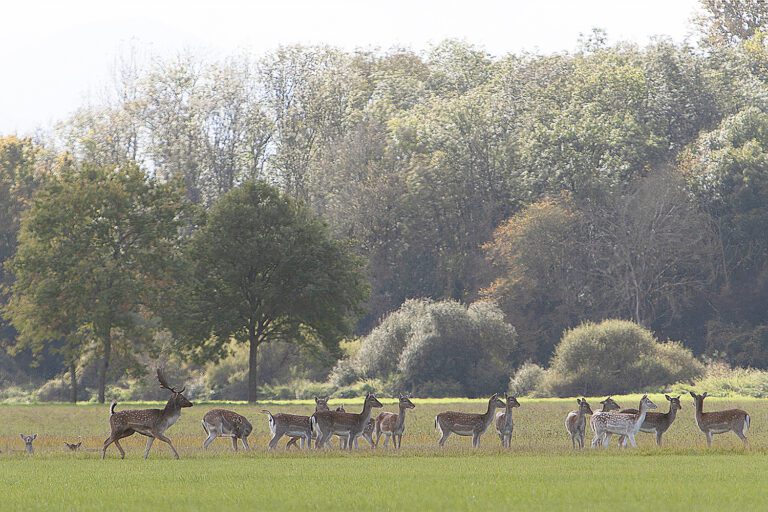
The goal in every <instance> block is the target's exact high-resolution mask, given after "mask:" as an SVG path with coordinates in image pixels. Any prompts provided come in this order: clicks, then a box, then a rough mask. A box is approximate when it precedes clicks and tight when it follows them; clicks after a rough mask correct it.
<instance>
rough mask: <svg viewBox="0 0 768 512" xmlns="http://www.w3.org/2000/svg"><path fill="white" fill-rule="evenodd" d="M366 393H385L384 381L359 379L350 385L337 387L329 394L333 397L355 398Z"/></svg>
mask: <svg viewBox="0 0 768 512" xmlns="http://www.w3.org/2000/svg"><path fill="white" fill-rule="evenodd" d="M368 393H379V394H381V393H385V386H384V383H383V382H381V381H380V380H377V379H366V380H359V381H357V382H355V383H354V384H352V385H350V386H345V387H342V388H339V389H337V390H336V392H335V393H333V394H332V395H331V396H332V397H333V398H357V397H361V396H365V395H366V394H368Z"/></svg>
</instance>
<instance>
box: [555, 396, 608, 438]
mask: <svg viewBox="0 0 768 512" xmlns="http://www.w3.org/2000/svg"><path fill="white" fill-rule="evenodd" d="M576 403H577V404H579V408H578V410H576V411H571V412H569V413H568V415H567V416H566V417H565V429H566V430H567V431H568V433H569V434H570V435H571V445H572V446H573V449H574V450H575V449H576V446H577V445H578V447H579V448H580V449H581V448H584V434H585V433H586V431H587V418H586V415H587V414H592V408H591V407H590V406H589V404H588V403H587V399H586V398H582V399H578V398H577V399H576ZM614 403H615V402H614Z"/></svg>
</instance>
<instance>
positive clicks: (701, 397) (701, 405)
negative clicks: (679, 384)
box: [690, 391, 707, 410]
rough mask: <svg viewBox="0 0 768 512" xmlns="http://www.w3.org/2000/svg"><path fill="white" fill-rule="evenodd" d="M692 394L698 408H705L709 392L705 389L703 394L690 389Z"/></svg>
mask: <svg viewBox="0 0 768 512" xmlns="http://www.w3.org/2000/svg"><path fill="white" fill-rule="evenodd" d="M690 394H691V396H692V397H693V403H694V404H695V405H696V409H698V410H702V409H703V408H704V399H705V398H707V392H706V391H705V392H704V394H702V395H697V394H696V393H694V392H693V391H690Z"/></svg>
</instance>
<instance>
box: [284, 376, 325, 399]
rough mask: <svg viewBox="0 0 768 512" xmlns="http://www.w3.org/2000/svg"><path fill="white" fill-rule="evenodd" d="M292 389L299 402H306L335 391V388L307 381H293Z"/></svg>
mask: <svg viewBox="0 0 768 512" xmlns="http://www.w3.org/2000/svg"><path fill="white" fill-rule="evenodd" d="M292 387H293V392H294V395H295V396H296V398H297V399H299V400H306V399H309V398H314V397H316V396H326V395H330V394H331V393H333V392H334V391H335V388H334V387H333V386H331V385H328V384H323V383H320V382H313V381H309V380H297V381H294V382H293V383H292Z"/></svg>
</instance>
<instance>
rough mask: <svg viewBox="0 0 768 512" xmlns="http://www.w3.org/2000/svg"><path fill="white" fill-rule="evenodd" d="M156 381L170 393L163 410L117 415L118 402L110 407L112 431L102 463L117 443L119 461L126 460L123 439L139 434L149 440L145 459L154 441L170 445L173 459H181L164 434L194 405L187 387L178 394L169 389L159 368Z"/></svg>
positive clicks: (105, 442)
mask: <svg viewBox="0 0 768 512" xmlns="http://www.w3.org/2000/svg"><path fill="white" fill-rule="evenodd" d="M157 380H158V381H159V382H160V387H161V388H162V389H167V390H168V391H170V392H171V398H169V399H168V402H167V403H166V404H165V408H164V409H137V410H125V411H118V412H115V406H116V405H117V402H116V401H113V402H112V405H110V406H109V427H110V429H111V433H110V434H109V437H108V438H107V439H106V440H105V441H104V447H103V448H102V449H101V458H102V459H104V457H105V455H106V454H107V448H108V447H109V445H110V444H112V443H115V446H116V447H117V449H118V450H119V451H120V458H121V459H124V458H125V450H123V447H122V446H120V439H122V438H124V437H128V436H132V435H133V434H135V433H136V432H138V433H139V434H141V435H143V436H147V448H146V449H145V450H144V458H145V459H146V458H147V457H148V456H149V450H150V448H152V443H154V442H155V439H159V440H160V441H162V442H164V443H167V444H168V446H170V447H171V450H172V451H173V456H174V457H175V458H176V459H178V458H179V453H178V452H177V451H176V448H174V447H173V443H171V440H170V439H168V438H167V437H166V436H165V431H166V430H168V429H169V428H170V427H171V426H173V424H174V423H176V421H178V419H179V417H180V416H181V410H182V409H183V408H184V407H192V402H190V401H189V400H187V398H186V397H185V396H184V395H183V393H184V390H185V389H186V387H183V388H181V389H180V390H179V391H176V389H174V388H172V387H171V386H169V385H168V381H167V380H166V379H165V375H163V372H162V370H160V368H158V369H157Z"/></svg>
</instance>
